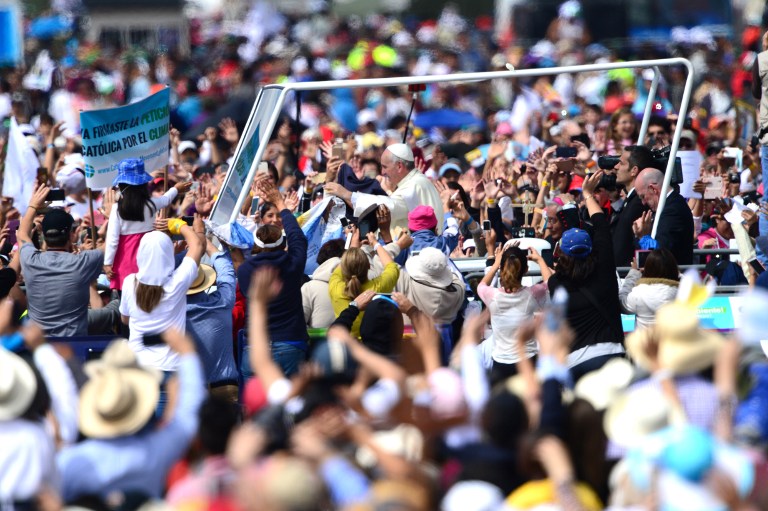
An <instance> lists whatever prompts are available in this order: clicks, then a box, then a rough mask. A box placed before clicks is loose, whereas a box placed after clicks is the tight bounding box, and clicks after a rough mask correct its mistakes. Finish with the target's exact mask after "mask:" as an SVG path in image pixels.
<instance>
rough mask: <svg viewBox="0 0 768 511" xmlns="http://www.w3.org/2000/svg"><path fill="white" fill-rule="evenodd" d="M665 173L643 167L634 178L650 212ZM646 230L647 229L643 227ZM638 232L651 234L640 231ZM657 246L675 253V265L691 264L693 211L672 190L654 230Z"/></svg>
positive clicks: (657, 200)
mask: <svg viewBox="0 0 768 511" xmlns="http://www.w3.org/2000/svg"><path fill="white" fill-rule="evenodd" d="M663 182H664V174H663V173H662V172H661V171H660V170H657V169H653V168H649V169H644V170H643V171H642V172H641V173H640V175H639V176H638V177H637V181H636V188H635V189H636V191H637V193H638V195H639V196H640V198H641V199H642V201H643V204H645V205H647V206H648V207H649V208H650V209H651V210H652V211H654V212H655V211H656V210H657V208H658V206H659V200H660V197H661V187H662V185H663ZM645 231H649V229H647V228H646V229H645ZM638 234H640V235H643V234H650V232H643V231H640V232H639V233H638ZM656 242H657V244H658V246H659V248H666V249H667V250H669V251H670V252H672V254H673V255H674V256H675V259H677V264H693V214H692V213H691V208H689V207H688V202H687V201H686V200H685V199H684V198H683V196H682V195H680V194H679V193H678V192H676V191H674V190H672V191H671V192H669V194H668V195H667V200H666V202H665V203H664V209H663V210H662V211H661V218H660V219H659V228H658V230H657V231H656Z"/></svg>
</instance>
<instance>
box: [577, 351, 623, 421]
mask: <svg viewBox="0 0 768 511" xmlns="http://www.w3.org/2000/svg"><path fill="white" fill-rule="evenodd" d="M633 375H634V369H633V368H632V364H631V363H630V362H629V361H628V360H627V359H625V358H613V359H611V360H609V361H608V362H607V363H606V364H605V365H604V366H603V367H601V368H600V369H598V370H597V371H592V372H591V373H587V374H586V375H584V377H583V378H581V379H580V380H579V381H578V383H577V384H576V388H575V389H574V394H575V395H576V397H578V398H581V399H583V400H585V401H587V402H588V403H589V404H591V405H592V407H593V408H594V409H595V410H597V411H600V410H605V409H606V408H608V406H609V405H610V404H611V403H612V402H613V400H614V399H616V397H617V396H618V395H619V394H620V393H621V391H623V390H624V389H626V388H627V387H628V386H629V384H630V382H631V381H632V376H633Z"/></svg>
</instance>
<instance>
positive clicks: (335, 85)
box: [264, 57, 691, 91]
mask: <svg viewBox="0 0 768 511" xmlns="http://www.w3.org/2000/svg"><path fill="white" fill-rule="evenodd" d="M675 65H680V66H686V67H687V68H689V69H691V66H690V62H689V61H688V60H687V59H683V58H679V57H676V58H672V59H654V60H636V61H633V62H607V63H605V64H585V65H581V66H562V67H550V68H545V69H515V70H514V71H492V72H483V73H454V74H449V75H437V76H398V77H394V78H366V79H364V80H329V81H326V82H302V83H288V84H273V85H266V86H265V87H264V88H280V89H285V90H292V91H299V90H300V91H308V90H328V89H356V88H360V87H393V86H398V85H411V84H415V83H442V82H470V81H478V82H480V81H485V80H493V79H495V78H520V77H528V76H552V75H558V74H561V73H588V72H592V71H610V70H612V69H635V68H649V67H650V68H653V67H656V66H675Z"/></svg>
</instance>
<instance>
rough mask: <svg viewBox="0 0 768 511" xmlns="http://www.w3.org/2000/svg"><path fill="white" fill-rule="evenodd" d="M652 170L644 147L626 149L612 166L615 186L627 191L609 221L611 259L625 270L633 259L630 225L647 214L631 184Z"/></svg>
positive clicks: (633, 240) (651, 162)
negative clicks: (622, 203) (621, 203)
mask: <svg viewBox="0 0 768 511" xmlns="http://www.w3.org/2000/svg"><path fill="white" fill-rule="evenodd" d="M651 166H653V155H652V154H651V151H650V149H648V148H647V147H645V146H627V147H625V148H624V151H622V153H621V159H620V160H619V163H618V164H616V167H615V170H616V183H617V184H619V185H621V186H623V187H624V189H625V190H626V191H627V197H626V198H625V199H624V205H623V206H622V208H621V209H620V210H619V211H618V212H617V213H615V214H614V218H613V219H612V220H611V238H612V239H613V257H614V260H615V261H616V266H629V265H630V263H631V262H632V258H633V257H634V255H635V248H636V247H635V234H634V232H633V231H632V224H633V223H634V222H635V220H637V219H638V218H640V217H641V216H642V214H643V213H645V212H646V211H648V207H647V206H645V205H644V204H643V201H642V199H640V196H638V194H637V191H636V190H635V180H636V179H637V176H638V174H640V171H641V170H642V169H644V168H648V167H651Z"/></svg>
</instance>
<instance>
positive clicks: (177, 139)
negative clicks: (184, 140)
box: [168, 128, 181, 147]
mask: <svg viewBox="0 0 768 511" xmlns="http://www.w3.org/2000/svg"><path fill="white" fill-rule="evenodd" d="M168 138H170V140H171V146H173V147H179V144H180V143H181V132H180V131H179V130H178V129H176V128H171V130H170V131H169V132H168Z"/></svg>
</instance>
